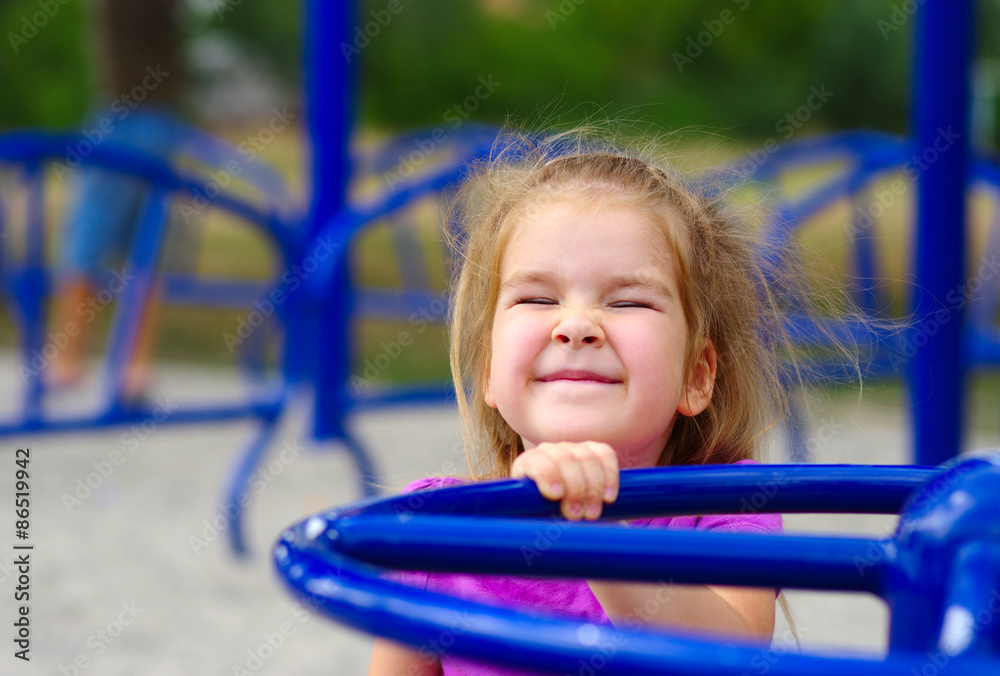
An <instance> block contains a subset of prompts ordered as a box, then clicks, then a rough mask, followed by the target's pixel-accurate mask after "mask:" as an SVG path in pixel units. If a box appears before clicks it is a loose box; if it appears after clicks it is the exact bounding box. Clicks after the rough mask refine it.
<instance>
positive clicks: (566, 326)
mask: <svg viewBox="0 0 1000 676" xmlns="http://www.w3.org/2000/svg"><path fill="white" fill-rule="evenodd" d="M552 340H553V341H555V342H557V343H561V344H564V345H565V344H568V345H569V346H570V347H582V346H584V345H590V346H593V347H599V346H601V345H603V344H604V329H603V328H601V324H600V322H598V321H596V320H595V318H594V317H593V316H592V313H590V312H588V311H566V312H565V313H564V315H563V317H562V318H561V319H560V321H559V323H558V324H556V327H555V328H554V329H553V330H552Z"/></svg>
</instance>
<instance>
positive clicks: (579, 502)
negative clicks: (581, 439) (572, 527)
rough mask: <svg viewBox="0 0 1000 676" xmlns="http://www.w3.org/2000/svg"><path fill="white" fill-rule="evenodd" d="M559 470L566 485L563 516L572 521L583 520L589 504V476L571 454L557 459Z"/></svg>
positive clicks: (568, 453) (567, 453) (565, 453)
mask: <svg viewBox="0 0 1000 676" xmlns="http://www.w3.org/2000/svg"><path fill="white" fill-rule="evenodd" d="M557 462H558V464H559V470H560V472H561V474H562V478H563V481H564V482H565V484H566V494H565V495H564V496H563V499H562V505H561V509H562V514H563V516H565V517H566V518H567V519H569V520H571V521H576V520H577V519H582V518H583V511H584V507H585V505H586V504H587V503H586V501H587V476H586V474H584V471H583V465H582V464H581V463H580V460H579V458H577V457H576V455H575V454H573V453H571V452H565V451H564V452H562V453H561V454H560V456H559V457H558V458H557Z"/></svg>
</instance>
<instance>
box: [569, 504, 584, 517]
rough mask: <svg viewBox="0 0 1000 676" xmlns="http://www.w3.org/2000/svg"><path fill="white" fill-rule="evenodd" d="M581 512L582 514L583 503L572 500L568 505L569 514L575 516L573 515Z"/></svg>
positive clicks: (578, 514)
mask: <svg viewBox="0 0 1000 676" xmlns="http://www.w3.org/2000/svg"><path fill="white" fill-rule="evenodd" d="M581 514H583V505H581V504H580V503H579V502H574V503H573V504H572V505H570V506H569V515H570V516H574V517H575V516H580V515H581Z"/></svg>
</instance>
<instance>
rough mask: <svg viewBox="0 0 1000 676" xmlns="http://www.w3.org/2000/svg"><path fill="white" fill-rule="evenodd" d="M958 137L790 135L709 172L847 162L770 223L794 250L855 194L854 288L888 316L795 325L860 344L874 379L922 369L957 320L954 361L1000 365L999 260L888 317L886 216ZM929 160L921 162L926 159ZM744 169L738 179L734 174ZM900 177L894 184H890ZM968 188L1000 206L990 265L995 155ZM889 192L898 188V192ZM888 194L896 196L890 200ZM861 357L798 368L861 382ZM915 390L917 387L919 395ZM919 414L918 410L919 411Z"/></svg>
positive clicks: (816, 341)
mask: <svg viewBox="0 0 1000 676" xmlns="http://www.w3.org/2000/svg"><path fill="white" fill-rule="evenodd" d="M954 143H955V139H954V138H953V137H951V136H949V137H945V136H943V135H941V134H939V135H938V137H936V140H935V143H934V144H932V145H931V146H929V147H927V148H921V147H919V146H918V145H917V143H916V141H915V140H913V139H907V138H900V137H895V136H892V135H889V134H884V133H880V132H873V131H851V132H842V133H834V134H829V135H824V136H817V137H811V138H808V139H804V140H801V141H794V142H789V143H786V144H785V145H783V146H781V147H780V148H778V149H776V150H774V151H773V153H771V154H769V155H768V156H767V157H766V159H764V160H763V161H762V160H761V158H760V157H759V156H755V155H754V154H753V153H751V154H750V155H748V156H746V157H744V158H742V159H740V160H738V161H736V162H734V163H733V164H732V165H730V166H728V167H725V168H722V169H719V170H716V171H713V172H709V173H708V175H706V176H705V177H703V178H704V180H706V181H707V182H709V183H722V184H725V183H727V182H730V181H732V180H742V179H743V177H745V176H751V177H753V179H754V180H756V181H759V182H761V184H764V185H769V184H770V185H779V184H780V183H781V179H782V177H783V176H790V175H795V173H796V172H797V171H800V170H810V169H815V168H816V167H837V168H836V169H835V170H833V171H832V172H831V173H830V175H829V176H828V177H827V178H824V179H823V180H821V181H819V182H818V184H816V185H813V186H811V187H810V188H809V189H808V190H807V191H805V192H804V193H803V194H801V195H797V196H796V197H795V198H794V199H793V198H784V199H781V200H779V201H778V203H777V206H776V208H775V209H774V211H773V213H772V214H770V217H769V221H768V223H767V225H766V234H765V239H766V249H767V250H768V251H787V250H788V249H789V247H790V245H792V244H793V242H794V240H795V239H796V238H797V237H798V236H799V230H800V229H801V228H802V227H803V226H805V225H808V224H809V223H810V222H812V221H813V219H814V218H815V217H816V216H817V215H818V214H820V213H822V212H823V211H824V210H826V209H829V208H831V207H833V206H835V205H837V204H838V203H840V204H842V203H844V202H847V203H848V204H849V205H850V207H851V217H850V220H845V221H844V222H843V226H844V227H843V232H838V233H837V235H838V236H840V237H843V238H845V240H847V241H848V243H849V247H850V248H849V253H848V256H849V258H848V266H849V268H850V272H849V273H848V279H849V280H850V281H849V284H848V289H847V290H848V293H849V295H850V297H851V299H852V301H853V303H854V305H855V307H857V308H858V309H859V310H860V311H861V313H863V316H865V317H867V318H870V319H876V318H877V319H878V321H855V320H844V319H843V318H836V319H835V320H833V321H832V322H831V323H830V324H828V325H827V326H825V327H824V326H823V320H821V319H817V318H815V317H808V316H805V315H803V314H799V313H797V312H795V311H794V309H793V310H791V311H790V312H789V315H788V317H787V323H788V329H789V331H790V333H791V335H792V336H793V337H794V338H795V340H796V341H798V342H801V343H803V344H808V345H811V346H814V347H820V348H823V347H834V346H832V345H831V343H830V338H831V336H838V337H840V339H841V340H843V338H844V334H845V332H846V333H847V334H849V339H848V341H847V342H849V343H854V344H856V345H857V346H858V348H859V353H858V354H857V357H858V361H859V363H860V367H861V369H862V370H863V372H864V374H865V377H866V378H876V379H877V378H881V377H893V376H901V375H904V376H909V377H911V378H913V377H915V375H916V374H921V373H923V371H922V369H925V368H926V366H925V365H924V362H922V361H921V357H922V356H923V355H922V352H923V351H924V349H926V347H927V346H928V345H930V344H932V343H934V341H936V340H938V334H939V333H940V330H941V329H942V328H943V327H944V326H945V325H948V324H950V323H952V322H954V323H959V322H961V324H962V331H961V340H962V342H961V349H960V350H959V353H958V356H957V357H953V358H952V359H951V360H950V362H949V363H950V364H951V365H952V367H953V370H954V371H958V372H966V371H969V370H971V369H973V368H976V367H987V368H994V369H995V368H996V367H997V365H1000V329H998V328H997V325H996V318H997V312H998V310H1000V285H998V284H996V283H995V281H993V278H994V276H995V270H993V269H992V268H989V269H981V270H978V271H974V272H972V275H971V277H968V278H966V277H964V274H963V281H962V282H961V283H959V284H956V285H955V286H953V287H951V288H949V289H948V290H947V293H945V294H943V295H941V296H940V297H939V298H938V302H937V303H935V304H930V302H929V301H922V302H924V303H925V305H926V306H927V309H924V310H922V311H918V310H914V311H913V312H912V313H911V314H910V315H909V316H908V317H907V318H906V321H905V322H901V323H894V322H893V321H892V320H891V319H890V318H889V316H888V314H887V313H888V312H889V308H890V305H891V302H890V299H889V298H888V295H889V291H888V289H887V288H886V286H885V284H884V282H885V279H886V277H887V274H886V272H885V261H884V260H880V257H879V252H878V251H877V245H878V239H879V237H878V232H879V231H878V226H879V217H880V216H881V215H882V214H883V213H884V212H885V211H886V210H887V206H889V205H891V203H892V201H895V200H899V201H901V202H902V201H905V200H908V199H909V196H910V195H911V194H912V192H913V191H914V190H915V188H916V186H915V183H916V179H917V178H918V177H919V176H920V174H921V173H922V172H923V171H927V170H929V169H930V167H931V166H932V165H933V164H934V162H936V161H937V160H938V159H939V158H941V157H942V156H943V155H944V154H946V153H948V152H951V150H953V149H954V148H953V146H954ZM922 166H923V167H926V169H921V167H922ZM734 175H735V178H734ZM878 181H882V183H881V187H880V191H881V195H880V196H879V197H876V195H875V192H874V190H873V185H874V184H876V182H878ZM888 185H891V186H892V190H895V192H891V190H890V188H888V187H887V186H888ZM967 194H969V195H973V194H979V195H983V196H985V197H987V198H988V199H989V200H990V202H991V203H992V204H993V205H994V206H993V209H992V213H993V216H992V220H991V222H990V223H989V226H988V228H987V234H986V237H985V240H984V246H983V249H982V250H981V251H980V252H979V255H978V256H977V258H978V260H979V261H980V268H983V267H984V264H983V262H984V261H985V262H987V264H988V263H989V262H991V261H994V260H996V257H997V256H998V255H1000V215H998V214H1000V167H998V166H997V164H996V163H995V162H994V161H992V160H991V159H990V158H987V157H975V158H973V159H972V161H971V162H970V164H969V179H968V191H967ZM885 195H888V200H887V199H886V197H885ZM887 203H888V204H887ZM906 287H907V290H910V291H912V292H913V295H914V299H915V300H919V299H920V297H921V295H922V294H926V289H924V288H922V287H921V286H920V285H919V284H918V283H917V282H916V281H914V282H912V283H907V284H906ZM855 370H856V369H855V365H853V364H850V363H846V362H845V361H844V359H842V358H838V357H836V356H834V357H830V358H826V359H825V361H824V359H823V358H814V359H811V361H810V363H809V364H808V365H807V368H806V369H805V372H804V373H799V374H797V375H798V376H799V377H801V378H804V379H805V380H806V381H807V382H808V381H810V380H815V381H831V380H833V381H836V380H845V381H851V380H853V379H854V378H856V375H857V374H856V372H855ZM911 396H915V395H911ZM792 415H793V418H795V417H797V419H795V420H793V421H792V422H791V423H790V424H789V425H788V430H789V432H790V434H791V436H792V444H791V446H792V459H793V460H795V461H806V460H808V457H807V453H806V452H805V450H804V449H805V437H806V435H805V430H807V429H808V423H807V422H806V421H805V419H804V418H803V417H801V416H800V415H799V414H798V412H797V411H796V409H795V407H794V406H793V409H792ZM917 416H919V413H918V412H917V411H914V417H917Z"/></svg>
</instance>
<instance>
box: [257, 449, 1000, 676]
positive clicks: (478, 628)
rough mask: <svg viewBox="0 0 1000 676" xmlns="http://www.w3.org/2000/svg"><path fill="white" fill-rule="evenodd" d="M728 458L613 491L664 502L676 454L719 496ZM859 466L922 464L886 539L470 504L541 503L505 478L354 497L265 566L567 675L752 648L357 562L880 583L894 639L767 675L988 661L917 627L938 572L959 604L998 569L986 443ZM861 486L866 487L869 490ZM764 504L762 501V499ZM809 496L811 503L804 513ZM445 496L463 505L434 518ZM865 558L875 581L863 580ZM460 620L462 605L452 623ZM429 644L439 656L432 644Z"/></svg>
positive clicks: (800, 661) (417, 638)
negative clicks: (508, 603)
mask: <svg viewBox="0 0 1000 676" xmlns="http://www.w3.org/2000/svg"><path fill="white" fill-rule="evenodd" d="M726 467H729V466H715V467H706V468H685V467H682V468H656V469H652V470H640V471H628V472H623V473H622V492H621V493H620V495H619V499H618V502H624V503H627V504H629V505H630V507H629V508H628V510H626V511H633V512H637V513H645V512H649V511H653V510H654V506H658V503H660V502H662V497H661V496H663V495H664V494H670V493H671V492H672V491H673V488H674V486H672V485H671V482H672V481H673V480H674V479H675V478H676V477H677V476H678V475H683V472H678V471H677V470H689V469H690V470H691V471H692V473H691V474H690V475H689V476H687V477H685V478H691V477H692V476H697V475H698V472H697V471H696V470H699V469H702V470H704V471H703V472H702V474H705V475H707V474H712V475H714V476H716V477H717V478H718V479H719V480H718V481H717V482H716V483H715V484H714V485H709V484H705V485H702V486H701V487H700V488H701V492H708V493H711V494H718V495H719V496H722V500H723V501H725V500H726V499H727V498H726V497H725V496H726V495H727V493H728V491H729V490H730V487H731V485H732V481H731V480H730V478H729V477H725V478H724V477H723V476H722V474H723V472H724V470H725V469H726ZM777 468H778V467H771V466H760V465H757V466H752V465H751V466H740V467H737V468H735V469H739V470H741V472H740V474H742V475H743V476H742V479H741V481H742V490H743V491H744V497H748V496H749V495H750V494H751V493H750V492H751V491H753V490H754V486H755V485H756V486H760V485H762V484H766V483H767V481H768V480H770V479H772V478H773V474H772V472H773V470H775V469H777ZM781 469H784V468H781ZM803 469H804V470H810V469H814V468H812V467H806V468H803ZM818 469H820V470H821V471H820V474H819V475H818V476H816V477H815V478H816V479H817V482H816V483H814V484H807V483H800V484H797V485H796V486H795V489H794V492H795V493H797V494H798V495H797V498H796V499H798V500H802V501H803V504H805V501H807V499H808V496H809V495H810V493H811V492H813V490H814V488H816V487H817V486H820V485H821V484H822V481H821V476H822V475H824V474H828V473H829V472H828V468H818ZM844 469H848V468H844ZM899 470H903V471H902V472H900V471H899ZM834 473H835V472H834ZM808 474H809V473H808V471H807V472H806V475H808ZM862 474H865V475H867V476H868V477H869V478H876V479H878V478H879V477H881V478H882V479H894V480H897V481H899V480H902V479H904V478H905V479H906V481H910V482H913V481H914V480H916V479H917V478H919V477H921V476H922V477H923V478H924V479H925V481H924V482H923V483H922V484H921V485H920V490H919V491H918V492H916V493H914V495H913V496H912V497H911V499H910V500H909V501H908V504H907V506H906V509H905V511H904V513H903V520H902V521H901V526H900V529H899V531H898V533H897V535H896V536H895V537H894V538H893V539H892V540H887V541H868V540H861V539H845V538H810V537H803V536H796V537H789V536H765V535H747V534H732V533H712V532H691V531H686V532H685V531H677V530H661V531H659V532H657V529H641V528H623V527H607V526H603V525H595V524H588V523H567V522H565V521H562V520H544V521H538V520H525V519H516V520H515V519H510V518H505V519H496V518H493V519H490V518H483V517H484V515H491V516H505V517H510V516H514V515H520V514H525V513H529V512H532V511H535V510H536V509H537V508H538V506H539V505H540V504H542V503H548V504H549V506H550V507H553V506H554V503H551V502H549V501H545V500H544V499H543V498H542V497H541V495H540V494H539V493H538V491H537V488H535V487H534V486H533V485H531V484H530V482H511V481H506V482H496V483H487V484H475V485H468V486H461V487H457V488H446V489H440V490H436V491H425V492H420V493H411V494H408V495H403V496H399V497H398V498H390V499H382V500H376V501H366V502H362V503H356V504H355V505H349V506H347V507H345V508H343V509H340V510H334V511H331V512H328V513H326V514H323V515H316V516H313V517H311V518H309V519H308V520H306V521H303V522H302V523H300V524H298V525H296V526H294V527H293V528H292V529H289V530H288V531H286V532H285V533H284V534H283V536H282V538H281V539H280V540H279V542H278V544H277V546H276V547H275V552H274V556H275V565H276V567H277V569H278V572H279V573H280V574H281V576H282V577H283V578H284V581H285V582H286V584H287V585H288V586H289V588H290V589H291V590H292V591H293V592H294V593H295V594H296V595H297V596H299V597H301V598H303V599H304V600H305V602H306V603H307V605H308V606H309V607H311V608H313V609H317V610H319V611H320V612H322V613H324V614H326V615H327V616H329V617H331V618H333V619H336V620H338V621H341V622H345V623H347V624H349V625H351V626H354V627H358V628H361V629H363V630H365V631H368V632H370V633H373V634H376V635H378V636H383V637H386V638H390V639H392V640H395V641H400V642H403V643H407V644H410V645H412V646H415V647H417V648H421V649H423V650H433V648H434V647H438V648H440V646H441V645H442V644H441V642H440V638H441V636H442V633H443V632H445V633H447V636H448V639H449V641H448V645H447V646H445V647H446V648H447V652H448V653H449V654H454V655H461V656H466V657H471V658H476V659H479V660H482V661H493V662H498V663H502V664H508V665H514V666H518V667H523V668H526V669H531V670H540V671H554V672H556V673H566V672H573V671H576V670H578V669H579V667H580V665H581V664H583V665H588V666H590V668H594V669H595V671H596V670H597V669H598V668H599V669H600V670H601V673H608V674H663V673H670V674H676V673H681V674H726V675H727V676H735V675H738V674H742V673H749V670H751V669H753V670H759V669H758V667H759V666H760V659H761V657H762V651H761V649H760V648H753V647H750V646H745V645H740V644H738V643H735V642H729V641H728V640H727V646H726V650H725V654H724V656H723V655H720V652H719V648H718V640H717V639H716V640H713V641H711V642H707V641H705V642H702V641H691V640H684V639H681V638H678V637H677V636H671V635H666V634H663V633H658V632H652V631H650V632H645V633H640V632H635V631H623V630H621V629H620V628H614V627H611V626H610V625H600V624H597V625H595V624H580V623H577V622H573V621H567V620H559V619H555V618H550V617H546V616H540V615H538V614H534V613H532V614H527V613H517V612H515V611H513V610H510V609H506V608H497V607H494V606H485V605H482V604H479V603H474V602H471V601H469V600H465V599H457V598H451V597H447V596H444V595H441V594H438V593H432V592H426V591H422V590H419V589H416V588H413V587H407V586H405V585H400V584H396V583H393V582H389V581H387V580H385V579H384V577H385V574H386V571H385V570H384V569H382V568H379V567H377V566H373V565H371V564H370V563H367V561H371V560H377V561H379V562H381V563H386V564H391V565H394V566H398V567H402V568H406V569H423V570H453V571H457V570H464V571H472V572H480V573H482V572H490V573H496V574H512V575H524V574H525V573H530V574H532V575H533V576H539V575H540V576H550V575H556V576H560V577H564V576H567V575H571V576H582V575H585V576H588V577H593V578H598V577H600V578H608V579H641V580H657V579H658V580H662V579H663V578H664V577H671V578H673V579H672V580H671V582H689V581H691V582H694V581H698V582H704V583H719V582H721V581H722V580H725V581H726V582H727V583H731V584H748V583H749V584H760V585H762V586H767V587H789V586H797V585H801V586H803V587H807V586H812V584H813V583H816V586H817V588H822V589H832V588H842V589H850V590H866V591H877V593H879V594H880V595H885V597H886V599H887V601H888V602H889V603H890V606H891V608H892V610H893V627H892V631H893V637H894V638H898V637H900V636H904V635H905V638H906V639H907V641H906V642H905V645H904V646H896V648H895V649H894V650H893V651H892V652H891V653H890V654H889V655H888V656H887V658H886V659H885V661H883V662H878V661H872V660H857V659H841V658H830V657H824V658H820V657H816V656H804V655H783V656H782V657H781V659H780V660H774V661H769V662H768V667H769V673H773V674H779V675H780V674H789V675H790V674H802V673H808V674H841V673H851V674H854V675H865V674H879V675H880V676H881V675H888V674H908V673H914V674H924V673H928V671H927V668H928V667H934V668H935V669H938V670H939V669H940V668H941V666H942V665H943V664H947V667H948V672H949V673H957V674H985V673H993V672H994V671H996V669H997V664H998V663H997V660H996V650H995V647H996V646H995V645H993V646H991V648H992V652H989V653H988V654H987V652H986V651H983V652H982V654H972V653H969V654H956V655H955V656H950V655H948V654H945V653H943V652H941V651H938V650H934V649H933V648H934V646H933V643H932V644H930V645H928V644H927V643H926V641H924V637H925V635H926V634H927V631H928V630H930V631H931V633H932V635H934V636H935V637H936V632H937V628H938V627H937V624H936V623H937V622H938V620H939V618H940V617H941V615H940V614H937V613H935V612H934V610H935V605H936V603H937V602H938V601H939V600H940V596H938V595H937V591H939V589H938V588H939V587H940V588H942V589H943V588H944V582H945V580H946V579H948V578H949V577H950V579H951V581H952V586H951V589H952V593H951V598H953V599H956V600H959V602H960V603H964V604H965V605H966V606H969V605H970V603H979V604H982V603H983V602H984V601H987V602H988V601H989V595H988V587H989V586H990V583H988V582H987V581H986V579H987V578H988V577H992V578H994V581H995V577H996V570H997V565H996V563H997V561H996V558H995V555H996V553H997V545H996V544H995V542H994V540H995V533H996V518H997V517H996V515H997V497H996V496H997V495H1000V493H998V491H997V488H998V486H1000V457H997V456H995V457H993V458H990V459H973V460H969V461H967V462H964V463H962V464H961V465H958V466H955V467H952V468H950V469H947V470H945V471H943V472H942V471H941V470H940V469H934V470H927V469H924V468H901V467H884V468H866V469H865V471H863V472H862ZM804 476H805V475H804ZM899 482H900V483H905V481H899ZM831 483H836V481H834V482H831ZM898 487H899V486H897V488H898ZM844 490H845V491H847V492H849V491H850V489H847V488H844ZM637 494H643V495H642V497H641V498H639V497H637ZM775 495H777V494H775ZM858 497H859V498H860V499H862V500H865V499H867V497H868V496H866V495H865V494H864V493H862V494H861V495H860V496H858ZM823 502H827V501H823ZM616 504H617V503H616ZM615 506H616V505H610V506H608V510H612V509H614V508H615ZM703 506H704V503H701V502H698V501H697V500H694V499H689V500H688V501H687V504H686V505H684V507H685V510H684V511H688V510H690V512H694V513H699V512H701V507H703ZM716 506H719V505H716ZM827 506H828V505H827ZM774 507H775V505H774V504H768V505H766V506H762V507H761V510H760V511H772V510H773V509H774ZM678 508H680V506H678ZM823 510H824V505H823V504H820V505H818V506H817V508H816V509H814V510H810V511H823ZM449 511H453V512H454V513H456V514H463V515H465V516H443V515H442V514H444V513H446V512H449ZM656 511H660V510H658V509H657V510H656ZM473 514H475V515H476V516H475V517H473V516H471V515H473ZM620 516H621V514H615V515H612V514H609V515H608V517H609V518H620ZM552 529H556V532H555V533H554V534H553V533H551V532H549V531H551V530H552ZM540 531H541V532H542V533H547V532H548V534H546V535H545V545H546V546H545V548H544V551H542V552H541V554H540V555H539V556H537V557H531V565H530V566H529V565H528V561H527V559H526V557H525V556H524V555H523V548H524V547H525V546H531V545H532V544H533V543H534V542H535V541H536V540H537V538H538V536H539V532H540ZM972 541H976V542H981V543H985V544H986V545H987V546H988V548H989V553H988V556H984V554H985V553H986V552H985V550H976V551H972V550H969V549H965V551H964V553H963V554H960V555H959V558H958V560H957V564H956V565H955V566H952V565H950V564H951V561H953V560H954V555H955V553H956V551H957V550H958V548H959V547H957V546H956V545H959V546H961V545H962V543H969V542H972ZM622 561H627V562H628V563H627V565H622ZM707 571H711V573H710V574H709V573H708V572H707ZM869 573H872V574H873V575H872V579H868V580H865V579H864V578H865V577H867V576H868V574H869ZM967 573H969V574H971V576H972V577H973V578H976V582H975V583H972V584H969V583H967V582H963V580H965V578H966V577H967V575H966V574H967ZM813 576H815V578H814V577H813ZM929 576H930V577H929ZM993 591H994V592H995V585H994V588H993ZM998 600H1000V599H998ZM917 601H919V603H915V602H917ZM916 610H923V611H927V612H924V613H915V612H911V613H910V614H905V615H902V616H901V617H897V612H900V614H902V611H916ZM456 619H460V626H459V627H458V628H456V624H455V623H456ZM899 643H901V644H902V643H903V642H902V641H899ZM900 647H903V648H905V649H899V648H900ZM608 648H611V649H610V650H608ZM432 654H436V655H440V654H441V650H440V649H438V650H437V651H436V652H432ZM595 655H596V656H599V657H600V658H601V662H600V663H599V665H594V663H592V662H590V660H592V659H594V657H595ZM942 660H943V661H942ZM935 673H937V672H936V671H935Z"/></svg>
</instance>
